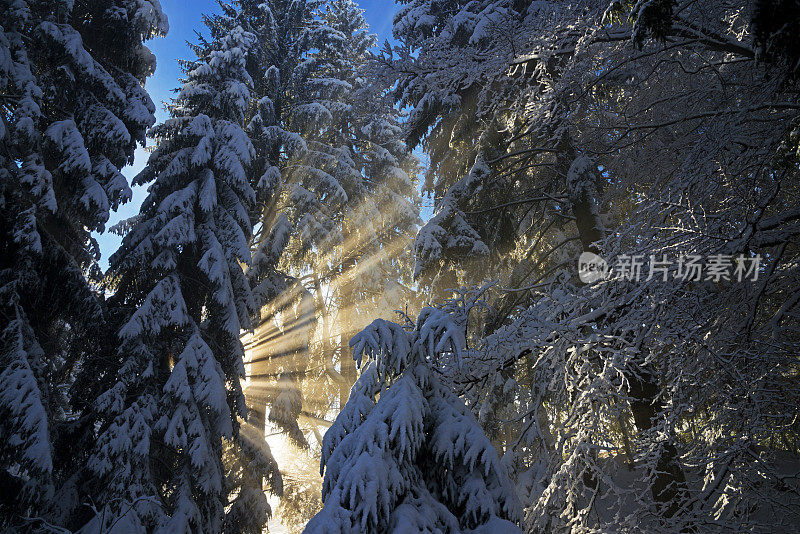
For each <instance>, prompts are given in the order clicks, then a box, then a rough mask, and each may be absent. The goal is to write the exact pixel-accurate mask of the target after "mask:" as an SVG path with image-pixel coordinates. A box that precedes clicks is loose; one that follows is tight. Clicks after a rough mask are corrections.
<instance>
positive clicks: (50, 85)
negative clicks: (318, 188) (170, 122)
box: [0, 0, 168, 529]
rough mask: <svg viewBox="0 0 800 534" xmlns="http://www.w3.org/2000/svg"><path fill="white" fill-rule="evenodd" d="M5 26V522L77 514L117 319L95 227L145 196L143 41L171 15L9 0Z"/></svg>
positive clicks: (1, 514) (1, 517)
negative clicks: (87, 371) (130, 170)
mask: <svg viewBox="0 0 800 534" xmlns="http://www.w3.org/2000/svg"><path fill="white" fill-rule="evenodd" d="M0 25H1V27H0V108H1V109H2V120H0V310H1V311H0V433H2V435H3V436H4V438H3V440H2V445H0V492H2V494H3V495H4V500H3V505H2V508H0V528H2V527H8V528H12V529H14V528H20V529H29V528H34V527H46V526H47V525H50V527H52V528H55V526H54V525H66V526H72V525H74V522H75V521H76V520H77V519H76V516H75V514H76V511H77V509H78V505H79V504H80V501H81V499H82V498H83V495H82V493H81V492H82V490H81V489H80V487H81V482H82V476H83V474H82V472H81V466H82V463H83V461H84V460H85V455H84V450H85V449H86V448H87V447H88V444H89V443H91V441H92V440H93V439H94V416H93V414H92V411H91V410H87V411H84V409H85V408H86V407H85V406H82V405H81V403H80V402H79V401H78V400H77V398H78V397H79V396H80V392H76V391H75V389H72V390H70V388H71V386H72V385H73V384H74V381H75V378H76V375H79V374H80V370H81V368H82V366H83V364H84V363H85V361H86V359H87V358H88V357H89V355H93V356H96V355H97V354H98V353H101V352H102V344H103V342H104V341H105V339H104V337H105V333H106V332H107V330H108V317H107V314H106V313H105V310H104V308H105V306H104V303H103V297H102V295H101V294H100V293H99V292H98V291H97V285H96V281H97V277H98V274H99V270H98V268H97V266H96V261H97V259H98V257H99V250H98V247H97V243H96V242H95V240H94V239H93V238H92V236H91V232H93V231H102V230H103V229H104V225H105V223H106V221H107V220H108V217H109V211H110V210H111V209H116V207H117V206H118V205H119V204H120V203H123V202H126V201H127V200H129V199H130V197H131V191H130V188H129V186H128V183H127V181H126V179H125V178H124V177H123V176H122V174H121V173H120V169H121V168H122V167H123V166H125V165H127V164H129V163H132V161H133V153H134V149H135V148H136V146H137V144H139V145H143V144H144V140H145V131H146V129H147V128H148V127H149V126H151V125H152V124H153V123H154V122H155V118H154V116H153V113H154V111H155V107H154V106H153V103H152V102H151V100H150V98H149V97H148V95H147V93H146V92H145V90H144V88H143V84H144V80H145V78H146V77H147V76H149V75H150V74H152V73H153V71H154V69H155V59H154V58H153V56H152V54H151V53H150V52H149V50H148V49H147V48H146V47H145V46H144V45H143V41H145V40H147V39H149V38H151V37H154V36H156V35H162V34H164V33H165V32H166V31H167V29H168V26H167V19H166V17H165V16H164V14H163V13H162V12H161V9H160V6H159V4H158V1H157V0H152V1H151V0H147V1H142V0H139V1H132V0H101V1H96V2H80V3H75V2H70V1H60V2H46V1H37V0H3V1H2V2H0ZM93 281H94V282H93ZM50 527H47V528H50Z"/></svg>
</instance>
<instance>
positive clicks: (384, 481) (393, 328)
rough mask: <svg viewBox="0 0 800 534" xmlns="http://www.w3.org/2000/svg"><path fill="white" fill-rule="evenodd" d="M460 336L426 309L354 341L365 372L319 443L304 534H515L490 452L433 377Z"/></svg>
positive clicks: (511, 496)
mask: <svg viewBox="0 0 800 534" xmlns="http://www.w3.org/2000/svg"><path fill="white" fill-rule="evenodd" d="M463 344H464V340H463V330H462V329H461V328H460V327H459V326H457V325H456V324H455V323H454V322H453V321H452V319H451V317H450V316H449V315H448V314H446V313H444V312H443V311H441V310H438V309H435V308H425V309H423V310H422V312H421V313H420V316H419V318H418V320H417V324H416V326H414V325H411V326H409V327H407V328H403V327H402V326H400V325H398V324H396V323H391V322H388V321H385V320H383V319H377V320H375V321H374V322H373V323H372V324H370V325H369V326H368V327H367V328H366V329H365V330H363V331H362V332H360V333H359V334H357V335H356V336H354V337H353V339H352V341H351V345H352V346H353V356H354V358H355V359H356V361H357V362H358V363H359V365H361V363H362V360H363V359H364V357H366V360H365V361H364V366H363V372H362V374H361V376H360V377H359V379H358V381H357V382H356V384H355V385H354V386H353V389H352V391H351V394H350V399H349V400H348V402H347V404H346V405H345V407H344V408H343V410H342V412H341V413H340V414H339V416H338V417H337V418H336V421H335V423H334V424H333V426H332V427H331V428H330V429H329V430H328V432H327V433H326V434H325V437H324V440H323V457H322V468H323V469H324V471H325V481H324V485H323V500H324V502H325V505H324V508H323V509H322V511H321V512H320V513H319V514H317V515H316V516H315V517H314V518H313V519H312V520H311V522H310V523H309V524H308V527H307V528H306V532H320V533H323V532H324V533H334V532H355V531H358V532H412V531H415V532H437V531H440V532H445V531H446V532H498V533H499V532H520V530H519V527H518V526H517V525H516V524H515V523H516V522H518V521H519V520H520V519H521V507H520V504H519V501H518V499H517V496H516V493H515V492H514V487H513V485H512V484H511V481H510V480H509V478H508V474H507V473H506V471H505V467H504V466H503V465H502V464H501V462H500V460H499V458H498V456H497V452H496V451H495V449H494V447H493V446H492V444H491V443H490V441H489V439H488V438H487V437H486V436H485V435H484V434H483V431H482V430H481V428H480V426H479V424H478V421H477V420H476V419H475V417H474V416H473V415H472V413H471V412H470V411H469V410H468V409H467V407H466V406H465V405H464V403H463V402H462V400H461V399H459V398H458V397H457V396H456V395H455V394H454V393H453V391H452V389H451V387H450V384H448V383H447V382H446V381H445V380H443V379H442V378H441V376H440V375H439V374H438V373H437V370H438V368H440V367H441V366H442V365H443V363H444V362H450V363H452V362H454V361H455V362H458V361H459V360H460V357H461V350H462V346H463Z"/></svg>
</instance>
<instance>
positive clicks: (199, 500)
mask: <svg viewBox="0 0 800 534" xmlns="http://www.w3.org/2000/svg"><path fill="white" fill-rule="evenodd" d="M254 39H255V38H254V36H253V35H252V34H251V33H249V32H247V31H245V30H243V29H242V28H241V27H240V26H236V27H234V28H232V29H231V31H230V32H228V33H227V34H225V35H224V36H221V37H220V38H218V39H215V40H212V41H211V42H209V43H204V45H203V46H200V47H198V48H197V51H198V58H197V60H195V61H193V62H189V63H187V72H186V79H185V80H184V83H183V85H182V87H181V88H180V91H179V93H178V96H177V98H176V100H175V102H174V104H173V105H172V107H171V117H170V118H169V119H167V120H166V121H165V122H164V123H163V124H160V125H158V126H156V127H155V128H154V129H153V130H152V136H153V137H154V138H155V139H156V142H157V147H156V150H155V151H154V152H153V153H152V154H151V156H150V159H149V161H148V164H147V166H146V167H145V169H144V170H143V171H142V172H141V173H140V174H139V176H137V177H136V179H135V182H134V183H137V184H146V183H148V182H151V181H152V183H151V184H150V186H149V189H148V191H149V195H148V197H147V199H146V200H145V201H144V204H143V205H142V208H141V213H140V215H139V216H138V218H137V220H136V222H135V223H134V224H133V226H132V228H131V229H130V231H129V232H128V233H127V234H126V235H125V237H124V240H123V244H122V247H121V249H120V250H119V251H118V252H117V253H116V254H115V255H114V256H113V257H112V259H111V269H110V276H111V277H112V279H113V280H114V282H115V289H116V294H115V299H117V300H118V301H119V304H120V305H121V306H127V307H130V309H131V312H132V313H130V315H129V317H128V319H127V321H126V322H125V323H124V324H123V326H122V327H121V329H120V331H119V339H120V348H119V351H118V358H119V364H120V367H119V370H118V373H117V381H116V383H115V384H114V385H112V386H111V387H110V388H109V389H108V391H107V392H106V393H104V394H103V395H102V396H101V397H100V399H99V404H100V409H101V410H102V411H103V413H104V414H105V419H106V422H105V424H104V429H103V432H102V434H101V436H100V440H99V443H98V446H97V448H96V451H95V453H94V456H93V458H92V461H91V463H90V467H91V468H92V470H93V471H94V472H95V473H96V474H97V475H98V476H100V477H101V480H102V481H103V486H102V487H101V488H100V489H99V491H98V497H97V499H98V501H99V502H100V503H102V504H103V508H102V509H101V510H98V515H97V516H96V517H95V518H94V519H93V520H92V523H91V524H90V525H89V526H87V531H98V530H103V529H107V528H110V527H109V525H111V524H114V523H115V522H117V521H120V523H119V524H124V525H126V527H125V528H126V529H129V531H133V532H137V531H142V532H144V531H150V530H151V529H155V531H157V532H188V531H213V532H221V531H223V530H224V529H227V530H229V531H239V532H241V531H248V532H253V531H258V530H259V529H261V528H262V527H263V526H264V524H265V522H266V519H267V516H268V513H269V506H268V505H267V503H266V497H265V495H264V493H263V492H261V491H259V492H257V493H254V492H252V491H239V490H240V487H241V485H242V484H243V483H244V482H243V476H245V475H243V474H242V473H241V470H242V469H243V468H244V469H251V470H252V471H251V472H249V473H246V476H249V477H252V478H254V479H255V480H261V479H262V478H267V479H268V480H269V481H270V483H271V486H272V489H273V490H274V491H279V488H280V483H279V481H280V477H279V475H278V474H277V473H276V466H275V464H274V462H273V461H272V459H271V456H270V455H269V450H268V448H267V447H266V444H265V443H263V441H259V440H258V439H254V436H253V433H252V432H245V431H242V430H241V428H240V426H241V424H242V423H241V422H240V419H239V418H243V417H244V416H245V415H246V410H245V405H244V397H243V395H242V391H241V386H240V379H241V378H242V377H243V375H244V367H243V348H242V344H241V342H240V340H239V336H240V333H241V331H242V330H243V329H247V328H249V326H250V317H251V315H252V314H254V313H255V311H256V307H255V300H254V298H253V296H252V293H251V290H250V285H249V283H248V281H247V278H246V276H245V273H244V268H245V266H246V265H248V264H249V263H250V261H251V258H250V249H249V247H248V240H249V238H250V235H251V231H252V221H251V213H252V210H253V206H254V203H255V199H256V195H255V192H254V190H253V188H252V186H251V183H250V181H249V174H248V171H249V170H250V169H251V167H252V165H253V157H254V155H255V151H254V149H253V146H252V144H251V142H250V140H249V138H248V136H247V133H246V132H245V130H244V129H243V123H244V118H245V112H246V110H247V109H248V106H249V104H250V101H251V100H250V97H251V93H250V91H251V89H250V88H251V86H252V79H251V78H250V76H249V74H248V73H247V70H246V68H245V61H246V56H247V53H248V50H249V48H250V47H251V46H253V44H254ZM257 435H258V434H257V433H256V436H257ZM226 451H227V452H228V453H229V454H232V455H234V456H236V455H242V456H243V457H244V458H247V457H249V458H251V459H250V460H249V461H245V464H244V467H242V466H241V465H238V466H237V465H233V466H231V465H230V464H228V465H226V463H225V462H223V453H224V452H226ZM231 451H232V452H231ZM239 461H240V462H241V461H242V460H241V458H239ZM226 467H229V468H230V467H232V468H233V471H232V472H231V476H228V477H226ZM257 487H258V488H259V489H260V484H258V485H257Z"/></svg>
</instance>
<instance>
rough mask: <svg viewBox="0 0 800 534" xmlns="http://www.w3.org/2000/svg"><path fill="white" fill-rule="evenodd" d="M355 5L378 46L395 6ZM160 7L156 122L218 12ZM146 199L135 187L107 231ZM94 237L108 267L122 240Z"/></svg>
mask: <svg viewBox="0 0 800 534" xmlns="http://www.w3.org/2000/svg"><path fill="white" fill-rule="evenodd" d="M356 1H358V0H356ZM358 4H359V5H360V6H361V8H362V9H364V15H365V16H366V18H367V22H368V23H369V25H370V30H371V31H372V32H373V33H377V34H378V41H379V43H383V41H384V40H385V39H388V38H390V37H391V33H392V16H393V15H394V13H395V12H396V11H397V9H398V6H397V5H396V4H395V3H394V2H392V1H390V0H363V1H361V2H358ZM161 7H162V8H163V9H164V12H165V13H166V14H167V17H168V18H169V33H168V34H167V36H166V37H164V38H161V39H154V40H152V41H149V42H148V43H147V46H148V47H149V48H150V50H151V51H152V52H153V54H155V56H156V58H157V60H158V63H157V67H156V72H155V74H154V75H153V76H152V77H151V78H150V79H148V80H147V84H146V87H147V90H148V92H149V93H150V98H152V99H153V102H155V104H156V108H157V110H156V118H157V119H158V121H159V122H161V121H162V120H164V119H165V118H166V113H165V112H164V106H163V102H166V101H168V100H169V99H170V98H171V97H172V96H173V93H172V90H173V89H175V88H176V87H177V86H178V77H179V76H180V74H181V72H180V68H179V66H178V61H177V60H178V59H191V58H193V57H194V56H193V54H192V52H191V50H189V47H188V46H187V45H186V41H190V42H194V41H196V36H195V31H201V32H202V31H203V30H204V28H205V27H204V26H203V23H202V18H201V15H202V14H203V13H212V12H216V11H217V10H218V5H217V3H216V1H214V0H161ZM147 156H148V154H147V152H145V151H144V150H142V149H138V150H137V151H136V159H135V161H134V164H133V165H132V166H130V167H127V168H126V169H124V170H123V174H124V175H125V176H126V177H128V180H129V181H130V180H131V179H132V178H133V177H134V176H135V175H136V174H137V173H138V172H139V171H140V170H141V169H142V168H143V167H144V165H145V163H146V162H147ZM146 196H147V193H146V191H145V188H143V187H139V188H134V191H133V200H132V201H131V202H128V203H127V204H125V205H123V206H121V207H120V209H119V210H118V211H117V212H116V213H112V214H111V218H110V220H109V222H108V224H106V228H110V227H111V226H112V225H114V224H116V223H117V222H118V221H120V220H122V219H127V218H129V217H132V216H134V215H136V214H137V213H138V211H139V206H140V205H141V203H142V202H143V201H144V199H145V197H146ZM96 237H97V241H98V243H99V244H100V251H101V254H102V257H101V259H100V266H101V267H102V268H103V270H105V269H106V268H107V267H108V257H109V256H110V255H111V254H112V253H113V252H114V251H115V250H117V248H118V247H119V244H120V242H121V240H122V238H121V237H120V236H117V235H114V234H112V233H110V232H108V231H106V232H105V233H104V234H101V235H97V236H96Z"/></svg>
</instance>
